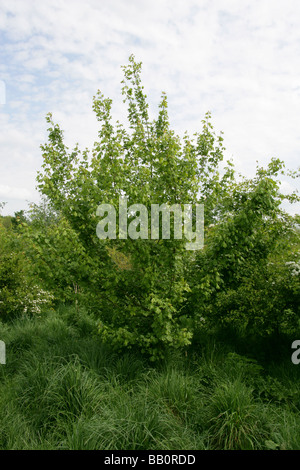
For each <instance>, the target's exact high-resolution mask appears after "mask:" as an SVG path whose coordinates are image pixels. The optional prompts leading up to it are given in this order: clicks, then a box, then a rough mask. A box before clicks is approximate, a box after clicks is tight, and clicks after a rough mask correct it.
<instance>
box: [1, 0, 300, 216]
mask: <svg viewBox="0 0 300 470" xmlns="http://www.w3.org/2000/svg"><path fill="white" fill-rule="evenodd" d="M299 25H300V4H299V2H298V1H297V0H273V1H271V0H259V1H257V0H226V1H224V0H210V1H206V0H198V1H193V0H185V1H183V0H181V1H178V0H126V1H125V0H123V1H121V0H101V1H98V0H97V1H96V0H86V1H85V2H82V1H81V0H80V1H78V0H72V1H71V0H51V1H50V0H43V1H42V2H41V1H37V0H8V1H7V0H1V3H0V169H1V172H0V201H6V202H7V205H6V207H5V209H4V210H3V211H2V213H3V214H13V213H14V212H15V211H17V210H20V209H25V210H26V209H27V208H28V202H38V200H39V195H38V193H37V191H36V189H35V187H36V174H37V171H38V170H39V169H40V167H41V164H42V156H41V151H40V144H43V143H44V142H45V141H46V139H47V124H46V121H45V115H46V114H47V113H48V112H52V114H53V118H54V120H55V121H56V122H58V123H59V124H60V126H61V128H62V129H63V130H64V131H65V138H66V143H67V145H69V146H70V147H73V146H74V145H75V143H76V142H78V143H79V144H80V146H81V147H83V148H85V147H90V148H91V146H92V145H93V142H94V141H95V140H96V139H97V130H98V124H97V121H96V118H95V115H94V113H93V111H92V99H93V96H94V95H95V94H96V92H97V90H98V89H100V90H101V91H102V92H103V93H104V94H105V95H106V96H108V97H110V98H112V99H113V112H114V116H115V118H116V119H120V121H123V120H125V117H126V107H124V106H125V105H124V104H123V101H122V95H121V93H120V91H121V84H120V82H121V80H122V70H121V66H122V65H125V64H127V62H128V57H129V55H130V54H132V53H133V54H134V55H135V57H136V59H137V60H138V61H142V62H143V72H142V79H143V84H144V86H145V91H146V93H147V95H148V98H149V102H150V106H151V113H152V117H154V116H155V115H156V112H157V104H158V102H159V99H160V96H161V91H165V92H166V93H167V96H168V102H169V115H170V120H171V124H172V126H173V128H174V130H175V131H176V132H177V133H178V134H179V135H183V133H184V132H185V131H186V130H187V131H188V132H189V134H190V135H192V134H193V133H194V132H196V131H198V130H201V120H202V119H203V118H204V115H205V113H206V112H207V111H211V113H212V122H213V125H214V127H215V129H216V131H217V133H219V132H220V131H223V132H224V138H225V147H226V154H225V158H228V159H232V160H233V162H234V164H235V166H236V169H237V171H238V172H240V173H242V174H244V175H246V176H252V175H253V174H254V172H255V168H256V162H257V161H258V162H259V164H261V165H266V164H267V163H268V162H269V160H270V158H271V157H278V158H281V159H282V160H284V161H285V162H286V167H288V168H290V169H297V167H299V161H300V158H299V156H300V155H299V153H300V133H299V124H300V28H299ZM4 89H5V103H4V102H3V101H4V100H3V95H4V91H3V90H4ZM282 189H283V191H286V192H288V191H291V190H294V189H299V185H298V187H297V180H289V179H285V180H283V183H282ZM289 210H290V211H291V212H292V213H294V212H299V205H298V206H294V207H293V208H292V209H291V208H289Z"/></svg>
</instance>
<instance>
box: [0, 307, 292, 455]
mask: <svg viewBox="0 0 300 470" xmlns="http://www.w3.org/2000/svg"><path fill="white" fill-rule="evenodd" d="M0 338H1V339H2V340H3V341H5V343H6V348H7V364H6V365H2V366H0V379H1V381H0V449H20V450H21V449H71V450H77V449H87V450H88V449H90V450H138V449H146V450H152V449H157V450H184V449H188V450H196V449H201V450H202V449H203V450H205V449H234V450H240V449H241V450H243V449H254V450H255V449H273V448H274V449H300V431H299V429H300V426H299V424H300V417H299V408H300V406H299V405H300V394H299V389H298V383H299V382H298V381H299V372H298V369H297V367H296V366H294V365H292V367H290V366H286V365H283V364H276V363H275V362H270V364H269V366H268V367H266V364H265V363H264V365H263V366H262V365H261V364H259V362H258V361H257V360H256V359H254V358H253V357H251V358H250V357H247V356H245V355H242V354H240V352H239V353H238V352H236V350H235V349H234V347H233V345H229V344H225V343H221V342H217V341H216V339H215V340H212V339H207V340H206V341H204V340H203V341H202V342H201V343H198V344H197V345H195V346H194V347H193V348H192V349H191V350H190V351H189V352H188V354H187V355H185V354H181V353H179V352H177V353H176V354H170V356H169V357H168V358H166V360H165V361H163V362H161V363H160V364H157V365H155V366H153V364H150V363H148V361H147V359H146V358H144V357H141V356H139V355H138V354H137V353H134V352H132V353H128V352H126V353H123V354H116V353H115V352H114V351H113V350H111V348H110V347H109V346H108V345H105V344H102V343H101V342H100V340H99V338H98V336H97V326H96V322H95V320H94V319H93V318H92V317H90V316H88V315H87V314H86V313H85V312H76V311H75V310H74V309H72V308H60V309H59V310H58V311H56V312H49V313H48V314H45V316H44V317H43V318H29V317H27V318H26V317H23V318H20V319H18V320H15V321H14V322H12V323H7V324H3V323H0Z"/></svg>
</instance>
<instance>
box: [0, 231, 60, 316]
mask: <svg viewBox="0 0 300 470" xmlns="http://www.w3.org/2000/svg"><path fill="white" fill-rule="evenodd" d="M51 301H52V295H51V293H50V292H48V291H46V290H45V289H43V287H42V285H41V282H40V280H39V279H38V278H36V277H33V276H32V266H30V264H29V263H28V259H26V256H25V252H24V239H22V238H21V237H20V236H19V235H18V234H16V233H15V232H13V231H12V230H11V229H6V228H4V227H3V226H2V225H0V317H1V318H10V317H15V316H17V315H20V314H24V313H31V314H40V313H41V311H42V308H43V307H49V305H51Z"/></svg>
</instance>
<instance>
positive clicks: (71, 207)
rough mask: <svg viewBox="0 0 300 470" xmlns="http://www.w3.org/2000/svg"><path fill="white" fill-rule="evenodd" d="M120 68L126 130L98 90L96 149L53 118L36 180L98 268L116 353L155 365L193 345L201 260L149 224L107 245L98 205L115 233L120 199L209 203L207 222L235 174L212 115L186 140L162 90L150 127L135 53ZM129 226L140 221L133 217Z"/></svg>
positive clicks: (103, 320)
mask: <svg viewBox="0 0 300 470" xmlns="http://www.w3.org/2000/svg"><path fill="white" fill-rule="evenodd" d="M123 70H124V80H123V82H122V84H123V87H122V94H123V96H124V102H126V103H127V106H128V126H127V128H126V127H125V126H123V125H121V124H120V123H119V121H117V122H116V123H115V124H113V123H112V115H111V107H112V101H111V100H110V99H109V98H105V97H104V96H103V94H102V93H101V92H100V91H99V92H98V93H97V95H96V96H95V97H94V100H93V109H94V111H95V114H96V117H97V119H98V121H99V123H100V124H101V126H100V130H99V133H98V141H97V142H95V144H94V147H93V149H92V151H91V152H89V151H88V150H85V151H80V150H79V148H78V146H77V145H76V146H75V148H74V149H73V151H69V149H68V148H67V147H66V146H65V144H64V141H63V132H62V130H61V129H60V127H59V125H58V124H54V122H53V120H52V116H51V114H49V115H48V116H47V122H48V124H49V125H50V127H49V129H48V131H49V139H48V143H46V144H45V145H43V146H41V148H42V151H43V159H44V163H43V170H42V172H40V173H39V175H38V182H39V189H40V191H41V193H42V194H44V195H46V196H47V197H48V198H49V200H50V202H51V204H52V205H53V207H54V208H55V210H57V211H59V212H60V213H61V214H62V215H63V217H64V218H65V219H66V220H67V221H68V223H69V224H70V227H72V229H73V230H74V231H75V232H76V234H77V235H78V237H79V240H80V242H81V243H82V245H83V246H84V249H85V250H86V252H87V253H88V256H89V257H90V258H91V259H94V260H96V261H97V270H95V272H94V278H93V280H91V283H90V289H91V291H93V292H96V293H97V295H98V302H99V318H100V326H99V331H100V333H101V335H102V336H103V338H106V339H107V340H109V341H111V342H112V343H114V344H116V345H118V346H120V345H121V346H122V345H125V346H138V347H140V349H141V350H142V351H144V352H147V353H150V355H151V357H152V358H153V359H155V358H157V357H161V356H162V355H163V351H164V349H165V347H168V346H172V347H180V346H184V345H187V344H189V342H190V339H191V336H192V331H191V330H190V329H189V326H188V323H187V322H186V319H185V317H184V316H182V314H181V309H182V306H183V304H184V301H185V298H186V294H187V292H188V291H189V290H190V287H189V284H188V282H187V279H186V270H187V267H188V266H189V265H190V263H191V262H192V260H193V258H194V253H193V252H192V251H188V250H186V247H185V243H186V240H184V239H182V240H180V239H174V237H173V235H174V233H173V232H172V229H171V236H170V239H161V238H159V239H151V227H150V226H149V225H148V227H146V229H145V227H142V226H141V225H140V226H139V227H136V233H137V237H138V238H137V239H135V240H132V239H129V238H127V239H120V238H118V237H116V239H113V240H111V239H105V240H100V239H99V238H98V237H97V234H96V226H97V222H98V221H99V220H98V218H97V215H96V212H97V207H98V205H99V204H102V203H105V204H111V205H113V207H114V208H115V209H116V216H117V217H116V229H117V233H118V231H119V229H120V226H119V198H120V197H121V196H123V197H126V198H127V203H128V206H131V205H132V204H142V205H143V206H144V207H145V208H146V209H147V211H148V214H149V213H150V211H151V207H150V206H151V204H159V205H161V204H168V205H170V206H172V205H173V204H179V205H181V207H182V205H183V204H193V205H195V204H197V203H204V202H205V223H207V224H209V223H212V222H213V221H214V220H216V219H217V218H218V217H219V216H220V214H221V212H222V207H223V206H222V199H223V198H224V196H225V195H226V191H227V189H228V188H229V187H230V185H231V184H232V178H233V170H232V167H231V166H230V164H229V165H228V167H227V168H226V169H225V172H224V173H223V176H221V174H220V169H219V167H220V163H221V161H222V159H223V151H224V148H223V138H222V136H221V135H220V136H218V137H217V136H216V135H215V132H214V130H213V127H212V124H211V117H210V114H209V113H207V115H206V117H205V119H204V120H203V123H202V124H203V129H202V132H199V133H196V134H195V135H194V136H193V137H192V138H190V137H189V136H188V135H187V134H185V135H184V137H183V139H180V138H179V137H178V136H177V135H175V133H174V131H173V130H172V129H171V127H170V122H169V118H168V106H167V98H166V95H165V93H162V97H161V102H160V104H159V111H158V116H157V118H156V119H154V120H153V121H150V119H149V113H148V102H147V97H146V94H145V93H144V90H143V86H142V85H141V63H137V62H136V61H135V59H134V57H133V56H131V57H130V58H129V64H128V65H127V66H125V67H123ZM135 215H136V216H137V214H135ZM129 220H133V222H136V220H135V218H134V215H133V214H131V219H130V218H129ZM136 225H138V224H136ZM139 230H140V232H141V231H142V230H143V234H145V233H148V235H149V236H148V239H144V238H142V235H141V233H140V235H138V231H139Z"/></svg>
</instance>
